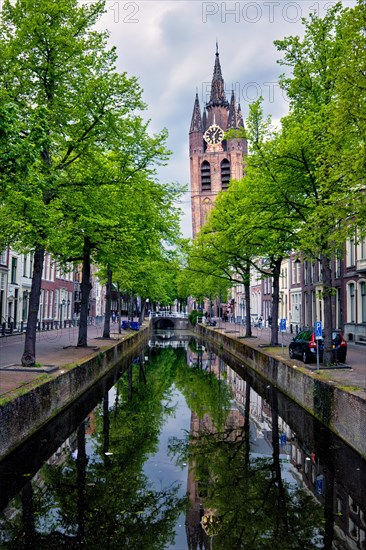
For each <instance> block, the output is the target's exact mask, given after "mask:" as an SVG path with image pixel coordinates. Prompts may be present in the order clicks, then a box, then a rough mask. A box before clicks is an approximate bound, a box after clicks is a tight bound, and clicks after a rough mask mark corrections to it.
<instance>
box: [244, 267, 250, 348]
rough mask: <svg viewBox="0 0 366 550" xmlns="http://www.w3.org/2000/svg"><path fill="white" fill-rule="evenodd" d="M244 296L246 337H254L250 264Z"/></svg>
mask: <svg viewBox="0 0 366 550" xmlns="http://www.w3.org/2000/svg"><path fill="white" fill-rule="evenodd" d="M244 295H245V336H247V337H248V338H249V337H250V336H252V320H251V317H250V263H249V262H248V263H247V268H246V270H245V274H244Z"/></svg>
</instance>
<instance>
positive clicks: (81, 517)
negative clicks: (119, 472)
mask: <svg viewBox="0 0 366 550" xmlns="http://www.w3.org/2000/svg"><path fill="white" fill-rule="evenodd" d="M77 449H78V456H77V459H76V471H77V477H76V483H77V526H78V529H77V536H76V539H77V541H78V542H79V543H80V542H81V541H83V539H84V535H85V508H86V501H85V484H86V467H87V464H88V457H87V454H86V447H85V422H83V423H82V424H81V425H80V426H79V428H78V431H77Z"/></svg>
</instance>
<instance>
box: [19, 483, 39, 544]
mask: <svg viewBox="0 0 366 550" xmlns="http://www.w3.org/2000/svg"><path fill="white" fill-rule="evenodd" d="M21 499H22V508H23V529H24V544H25V546H24V547H25V548H36V547H37V530H36V527H35V524H36V522H35V517H34V503H33V486H32V483H31V481H27V483H26V484H25V485H24V487H23V489H22V492H21Z"/></svg>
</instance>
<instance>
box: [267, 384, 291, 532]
mask: <svg viewBox="0 0 366 550" xmlns="http://www.w3.org/2000/svg"><path fill="white" fill-rule="evenodd" d="M271 408H272V449H273V452H272V458H273V473H274V477H275V480H276V485H277V490H278V506H276V517H277V536H278V538H279V540H284V538H285V536H286V533H288V527H289V526H288V517H287V516H288V511H287V504H286V489H285V486H284V484H283V480H282V471H281V462H280V434H279V430H278V413H277V394H276V393H275V392H273V391H272V399H271Z"/></svg>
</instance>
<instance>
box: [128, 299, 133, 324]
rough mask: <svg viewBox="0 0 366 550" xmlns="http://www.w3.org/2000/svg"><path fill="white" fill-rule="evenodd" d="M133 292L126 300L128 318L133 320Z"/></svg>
mask: <svg viewBox="0 0 366 550" xmlns="http://www.w3.org/2000/svg"><path fill="white" fill-rule="evenodd" d="M133 300H134V298H133V293H132V292H131V295H130V298H129V300H128V320H129V321H133Z"/></svg>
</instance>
